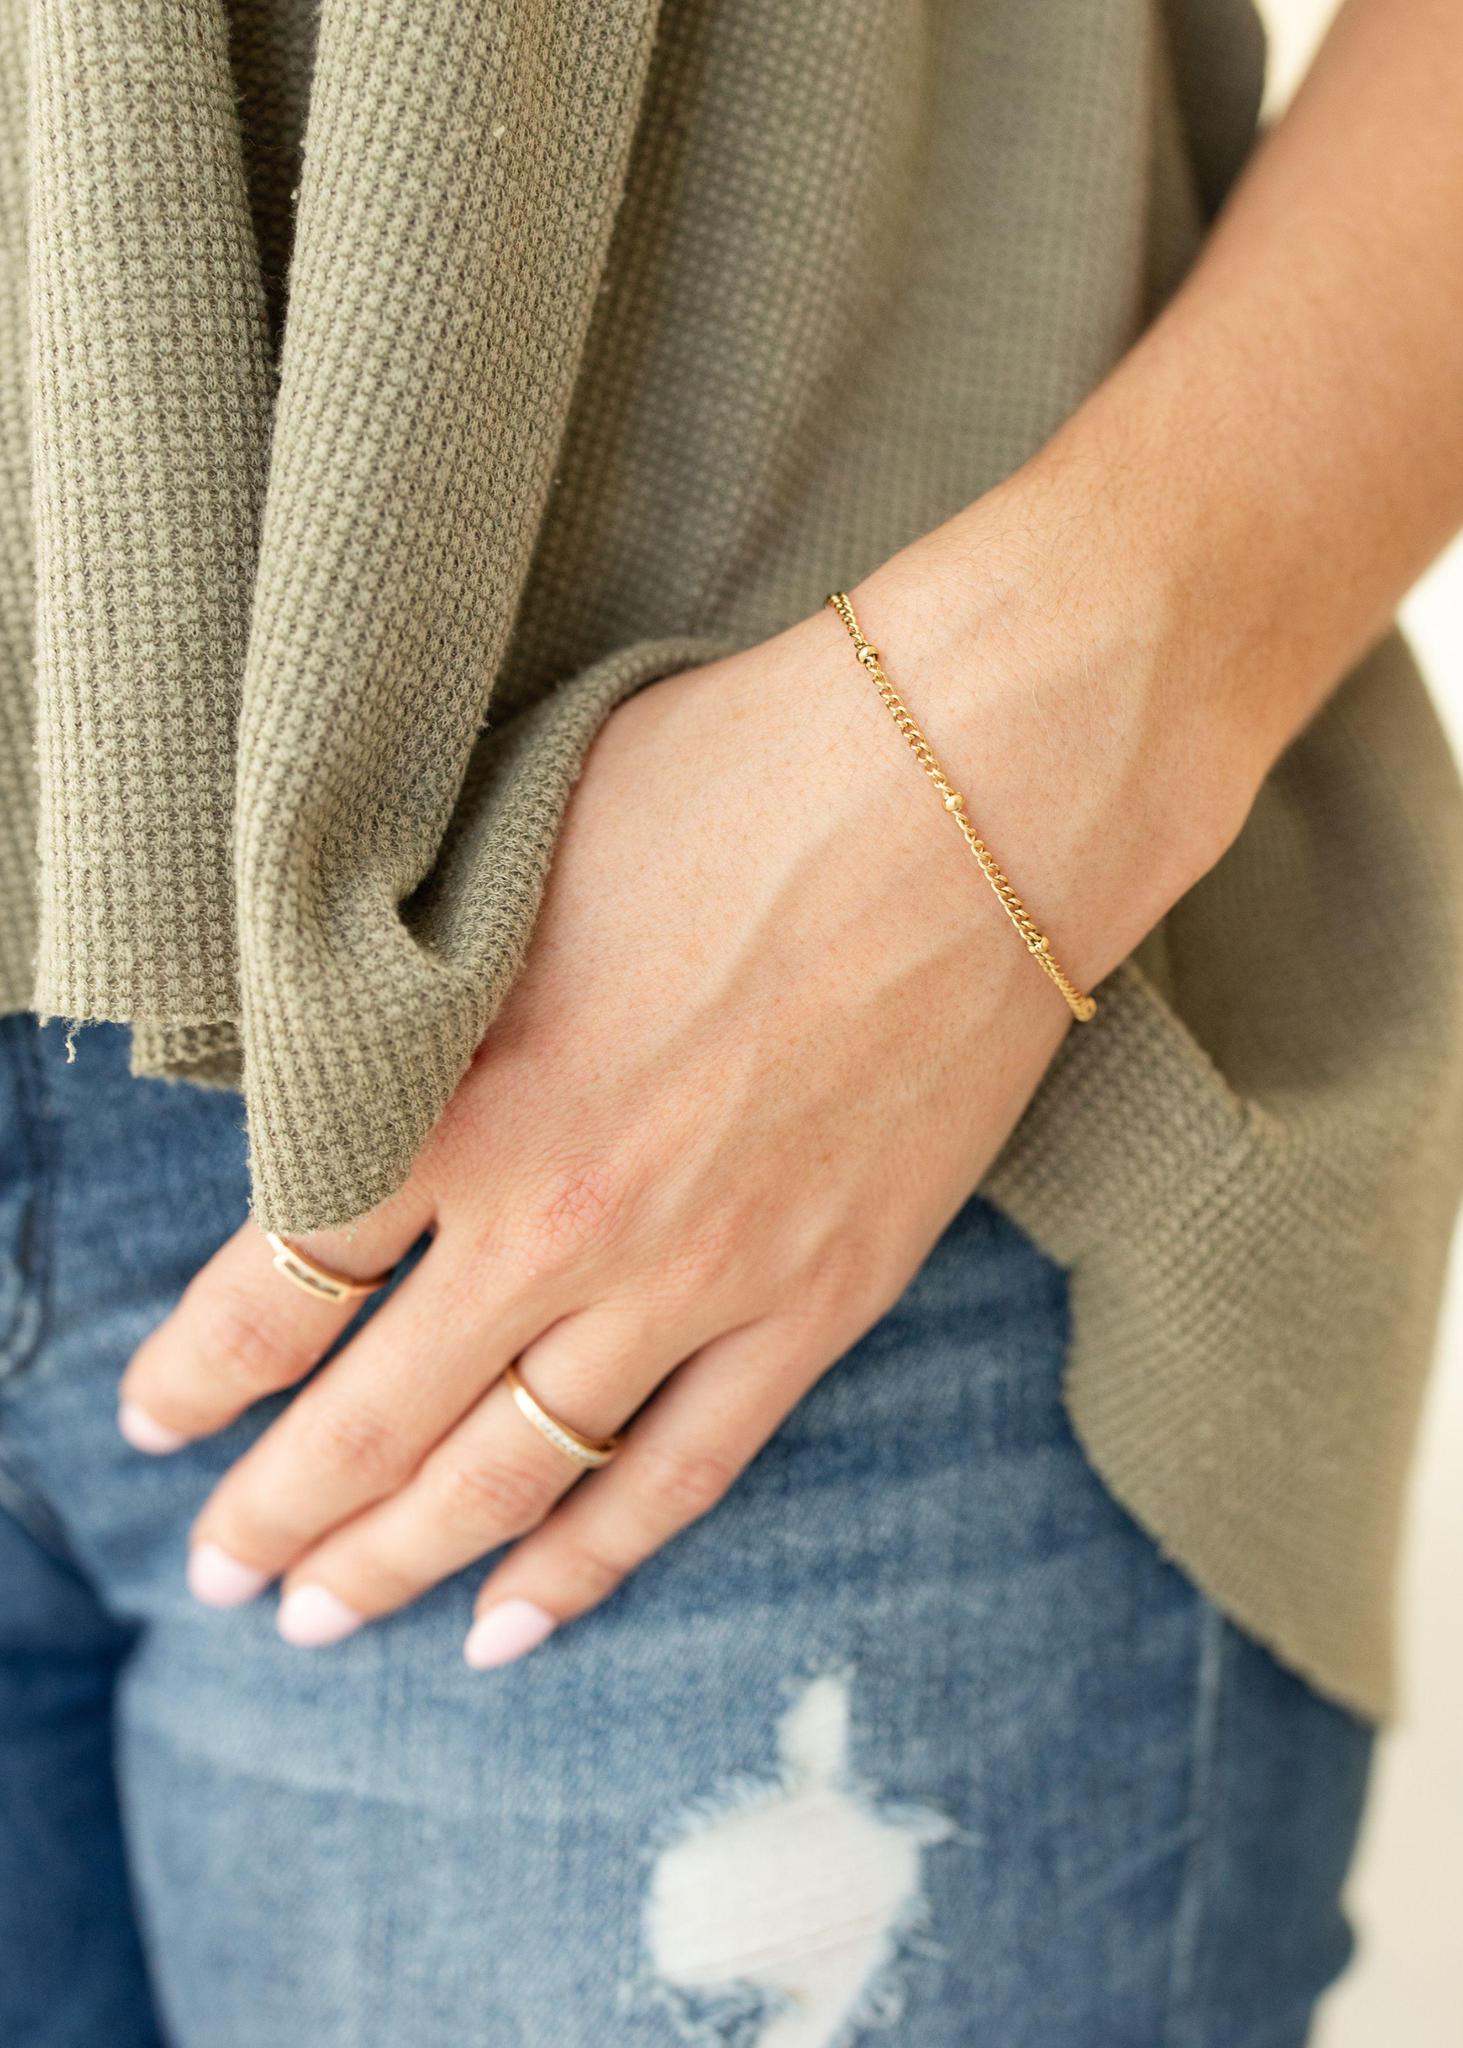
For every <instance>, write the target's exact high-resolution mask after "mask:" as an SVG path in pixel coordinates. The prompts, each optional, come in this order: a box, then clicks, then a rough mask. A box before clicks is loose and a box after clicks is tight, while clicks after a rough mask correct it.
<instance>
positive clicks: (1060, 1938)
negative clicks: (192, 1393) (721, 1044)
mask: <svg viewBox="0 0 1463 2048" xmlns="http://www.w3.org/2000/svg"><path fill="white" fill-rule="evenodd" d="M76 1054H77V1057H76V1060H75V1062H74V1064H70V1063H68V1062H67V1060H66V1058H65V1053H64V1048H63V1044H62V1034H61V1031H60V1029H59V1027H56V1026H50V1027H47V1028H46V1029H45V1030H43V1031H41V1030H38V1029H37V1027H36V1025H35V1023H34V1020H31V1019H26V1018H15V1017H11V1018H7V1019H5V1020H3V1022H0V1373H3V1382H0V2042H3V2043H4V2044H5V2048H158V2044H159V2043H164V2042H165V2043H168V2044H172V2048H630V2044H634V2048H676V2044H679V2043H684V2042H686V2041H692V2042H697V2043H702V2044H706V2048H720V2044H731V2048H754V2044H755V2048H834V2044H838V2048H845V2044H856V2043H861V2042H863V2041H864V2040H865V2039H866V2038H867V2039H870V2040H872V2041H874V2042H876V2043H877V2041H878V2040H879V2039H881V2038H882V2039H884V2040H893V2041H897V2042H898V2043H899V2044H901V2048H960V2044H972V2048H975V2044H979V2048H1297V2044H1299V2043H1301V2042H1302V2041H1303V2040H1304V2039H1305V2036H1306V2031H1307V2025H1308V2018H1309V2015H1310V2012H1311V2009H1312V2006H1313V2003H1314V2000H1315V1998H1316V1996H1317V1994H1318V1993H1319V1991H1320V1990H1321V1988H1322V1987H1323V1986H1324V1985H1325V1984H1326V1983H1327V1982H1328V1981H1329V1980H1330V1979H1331V1978H1332V1977H1333V1976H1334V1974H1335V1973H1336V1972H1337V1971H1338V1970H1339V1969H1340V1967H1341V1966H1342V1964H1343V1962H1344V1961H1345V1958H1346V1955H1347V1950H1348V1935H1347V1931H1346V1927H1345V1924H1344V1921H1343V1919H1342V1916H1341V1913H1340V1911H1339V1908H1338V1903H1337V1893H1338V1888H1339V1886H1340V1883H1341V1880H1342V1876H1343V1873H1344V1869H1345V1866H1346V1862H1347V1859H1348V1856H1349V1854H1350V1850H1351V1845H1352V1840H1353V1835H1354V1830H1355V1825H1356V1821H1357V1816H1358V1810H1359V1807H1360V1804H1361V1801H1362V1796H1363V1789H1364V1783H1365V1777H1366V1770H1367V1762H1368V1752H1369V1746H1370V1742H1369V1735H1368V1732H1367V1730H1366V1729H1365V1728H1364V1727H1362V1726H1361V1725H1360V1724H1359V1723H1358V1722H1356V1721H1354V1720H1353V1719H1351V1718H1350V1717H1349V1716H1348V1715H1346V1714H1345V1713H1343V1712H1341V1711H1340V1710H1338V1709H1337V1708H1335V1707H1333V1706H1331V1705H1328V1704H1326V1703H1324V1702H1322V1701H1321V1700H1319V1699H1318V1698H1316V1697H1315V1696H1314V1695H1313V1694H1312V1693H1311V1692H1309V1691H1308V1690H1307V1688H1306V1687H1305V1686H1303V1685H1302V1684H1300V1683H1299V1682H1298V1681H1297V1680H1295V1679H1294V1678H1292V1677H1291V1676H1289V1675H1287V1674H1286V1673H1285V1672H1283V1671H1282V1670H1280V1669H1279V1668H1278V1666H1277V1665H1276V1664H1275V1663H1274V1662H1273V1661H1272V1660H1271V1658H1270V1657H1269V1656H1268V1655H1267V1654H1266V1653H1265V1652H1264V1651H1263V1650H1261V1649H1259V1648H1257V1647H1256V1646H1255V1645H1254V1644H1252V1643H1251V1642H1249V1641H1248V1640H1247V1639H1246V1638H1245V1637H1243V1636H1242V1635H1240V1634H1238V1633H1237V1632H1236V1631H1235V1630H1234V1629H1233V1628H1232V1627H1231V1626H1230V1625H1229V1624H1228V1623H1227V1622H1226V1621H1225V1620H1224V1619H1223V1618H1222V1617H1221V1616H1220V1615H1219V1614H1218V1613H1217V1612H1216V1611H1215V1609H1214V1608H1213V1607H1212V1606H1211V1605H1210V1604H1209V1603H1208V1602H1207V1601H1206V1600H1205V1599H1204V1598H1203V1597H1202V1596H1201V1595H1200V1594H1199V1593H1198V1592H1197V1591H1196V1590H1195V1589H1194V1587H1193V1586H1192V1585H1191V1584H1189V1582H1188V1581H1187V1580H1186V1579H1185V1578H1184V1577H1183V1576H1181V1575H1180V1574H1179V1573H1178V1572H1177V1571H1175V1570H1174V1569H1172V1568H1171V1567H1170V1566H1169V1565H1168V1564H1167V1563H1166V1562H1165V1561H1164V1560H1163V1559H1162V1558H1161V1557H1160V1556H1159V1555H1158V1553H1157V1551H1156V1549H1155V1547H1154V1546H1153V1544H1152V1543H1151V1542H1150V1540H1149V1539H1148V1538H1147V1537H1146V1536H1145V1535H1144V1534H1143V1533H1142V1531H1140V1530H1139V1529H1138V1528H1137V1527H1136V1526H1135V1525H1134V1523H1133V1522H1132V1521H1131V1520H1130V1519H1129V1518H1128V1517H1127V1516H1126V1515H1125V1514H1124V1513H1123V1511H1122V1510H1121V1509H1120V1508H1119V1507H1118V1506H1117V1505H1115V1503H1114V1502H1113V1501H1112V1499H1111V1498H1110V1497H1109V1496H1108V1494H1107V1493H1106V1491H1105V1490H1104V1488H1103V1487H1102V1485H1101V1484H1100V1483H1099V1482H1098V1481H1097V1479H1096V1478H1095V1477H1094V1475H1093V1473H1092V1472H1091V1470H1090V1468H1089V1467H1088V1465H1087V1464H1086V1462H1085V1460H1084V1458H1083V1456H1082V1453H1081V1451H1080V1449H1079V1447H1078V1446H1077V1444H1076V1443H1075V1441H1074V1439H1073V1436H1072V1433H1071V1430H1070V1427H1069V1425H1068V1422H1067V1419H1066V1416H1065V1413H1064V1410H1063V1407H1062V1403H1061V1399H1060V1384H1059V1383H1060V1375H1061V1368H1062V1362H1063V1352H1064V1345H1065V1339H1066V1329H1067V1294H1066V1282H1065V1278H1064V1276H1063V1274H1062V1273H1061V1272H1059V1271H1058V1270H1057V1269H1056V1268H1055V1267H1053V1266H1052V1265H1051V1264H1049V1263H1048V1262H1047V1261H1046V1260H1045V1259H1043V1258H1042V1257H1041V1256H1040V1255H1039V1254H1038V1253H1037V1252H1036V1251H1035V1250H1034V1249H1033V1247H1032V1246H1031V1245H1030V1244H1029V1243H1028V1242H1027V1241H1026V1240H1025V1239H1024V1238H1023V1237H1022V1236H1021V1235H1020V1234H1019V1233H1018V1232H1017V1231H1016V1230H1015V1229H1014V1227H1013V1226H1012V1225H1011V1224H1010V1223H1009V1222H1008V1221H1006V1220H1005V1219H1004V1218H1003V1217H1002V1216H1001V1215H1000V1214H999V1213H998V1212H997V1211H995V1210H994V1209H993V1208H991V1207H990V1206H989V1205H988V1204H986V1203H985V1202H983V1201H981V1200H979V1199H976V1200H972V1201H971V1202H970V1203H969V1204H968V1205H967V1207H966V1208H965V1209H964V1210H963V1211H962V1213H961V1214H960V1215H959V1217H958V1218H957V1219H956V1220H955V1222H954V1223H953V1224H952V1225H951V1227H950V1229H949V1230H948V1231H947V1233H946V1234H945V1236H944V1237H943V1238H942V1240H941V1241H940V1243H939V1245H938V1246H937V1247H936V1248H935V1250H934V1252H933V1253H932V1254H931V1256H930V1258H929V1260H928V1261H927V1263H926V1264H925V1266H924V1268H923V1270H922V1271H921V1273H920V1274H919V1276H918V1277H917V1279H916V1280H915V1281H914V1283H913V1284H912V1286H911V1287H910V1288H909V1290H908V1292H907V1293H906V1295H905V1297H904V1299H903V1300H902V1301H901V1302H900V1303H899V1304H898V1305H897V1307H896V1308H895V1309H894V1310H893V1311H892V1312H891V1313H890V1314H889V1315H888V1316H886V1317H885V1319H884V1320H883V1322H882V1323H880V1324H879V1326H878V1327H877V1328H876V1329H875V1330H873V1331H872V1332H871V1333H870V1334H869V1336H867V1337H866V1338H865V1339H864V1340H863V1342H862V1343H860V1344H859V1345H858V1346H857V1347H856V1348H855V1349H854V1351H853V1352H852V1353H851V1354H850V1355H849V1356H848V1357H847V1358H846V1359H845V1360H844V1361H843V1362H842V1363H841V1364H840V1365H839V1366H838V1367H837V1368H836V1369H835V1370H834V1371H833V1372H832V1373H830V1374H829V1375H828V1376H827V1378H826V1379H824V1381H823V1382H822V1383H821V1384H820V1385H819V1386H818V1387H817V1388H816V1389H815V1390H814V1391H813V1393H812V1394H811V1395H810V1396H809V1397H808V1399H807V1400H805V1401H804V1402H803V1403H802V1405H801V1406H800V1407H799V1408H798V1409H797V1411H796V1412H795V1413H794V1415H793V1416H792V1418H791V1419H790V1420H789V1422H788V1423H787V1425H786V1426H785V1427H784V1428H783V1429H782V1431H781V1432H780V1433H779V1435H778V1436H777V1438H776V1439H775V1441H774V1442H773V1443H772V1444H771V1445H770V1446H769V1447H768V1449H767V1450H766V1451H765V1452H764V1453H763V1455H762V1456H761V1457H760V1458H759V1459H758V1460H757V1461H756V1462H755V1464H754V1465H753V1467H752V1468H751V1470H750V1471H749V1472H748V1473H747V1474H746V1475H745V1476H744V1478H743V1479H742V1480H741V1481H740V1482H739V1484H738V1485H737V1486H736V1487H734V1488H733V1490H732V1492H731V1494H730V1495H729V1496H728V1498H727V1499H726V1501H725V1502H724V1503H723V1504H722V1505H721V1506H720V1507H719V1508H718V1509H717V1510H716V1511H715V1512H714V1513H713V1514H712V1515H710V1516H709V1517H708V1518H707V1519H706V1520H705V1521H704V1522H702V1523H701V1524H700V1525H699V1526H697V1527H696V1528H695V1529H693V1530H692V1531H691V1532H690V1533H688V1534H687V1535H686V1536H684V1537H683V1538H682V1539H681V1540H679V1541H678V1542H677V1543H675V1544H674V1545H672V1546H671V1547H670V1548H669V1549H668V1550H667V1551H666V1552H664V1553H663V1554H662V1555H661V1556H660V1557H659V1558H657V1559H656V1560H655V1561H654V1562H652V1563H651V1564H650V1565H649V1566H648V1567H647V1568H646V1569H644V1570H643V1571H641V1572H640V1573H639V1574H638V1575H637V1576H636V1577H635V1578H634V1579H633V1581H632V1582H631V1583H630V1584H629V1585H628V1586H627V1587H626V1588H625V1589H624V1591H623V1592H621V1593H620V1594H619V1595H618V1596H617V1597H616V1598H615V1599H613V1600H612V1601H611V1602H610V1603H609V1604H608V1605H607V1606H605V1607H604V1608H603V1609H601V1610H600V1611H599V1612H597V1613H596V1614H594V1615H592V1616H590V1617H589V1618H588V1619H586V1620H583V1621H581V1622H579V1623H577V1624H576V1625H574V1626H572V1627H570V1628H566V1629H565V1630H563V1631H562V1633H561V1634H560V1635H559V1636H557V1637H556V1638H554V1639H553V1641H552V1642H551V1643H550V1644H549V1645H547V1646H546V1647H545V1648H543V1649H541V1650H539V1651H538V1652H536V1653H535V1654H533V1655H531V1656H529V1657H528V1658H526V1659H525V1660H524V1661H523V1662H522V1663H520V1664H517V1665H514V1666H512V1667H510V1668H509V1669H507V1670H503V1671H500V1672H495V1673H485V1674H480V1673H473V1672H471V1671H469V1670H468V1669H467V1668H466V1667H465V1666H464V1664H463V1662H462V1659H461V1654H460V1645H461V1640H462V1636H463V1634H464V1631H465V1628H466V1625H467V1622H468V1619H469V1615H470V1608H471V1600H472V1595H473V1592H474V1589H475V1587H476V1585H477V1583H478V1580H479V1577H480V1573H479V1572H478V1571H473V1572H471V1573H467V1574H464V1575H463V1576H462V1577H461V1578H459V1579H456V1580H454V1581H453V1582H451V1583H449V1584H447V1585H445V1586H443V1587H442V1588H440V1589H439V1590H438V1591H437V1592H435V1593H434V1594H432V1595H431V1596H430V1597H429V1598H427V1599H425V1600H423V1601H421V1602H420V1603H419V1604H418V1605H417V1606H415V1607H413V1608H412V1609H410V1610H409V1611H408V1612H406V1613H404V1614H402V1615H400V1616H398V1617H397V1618H395V1619H394V1620H392V1621H390V1622H388V1623H385V1624H383V1625H379V1626H376V1627H373V1628H369V1629H367V1630H366V1631H364V1632H363V1634H361V1635H360V1636H358V1637H356V1638H354V1639H353V1640H351V1641H350V1642H348V1643H346V1644H344V1645H342V1646H340V1647H339V1648H336V1649H334V1650H329V1651H320V1652H308V1651H300V1650H293V1649H289V1648H287V1647H286V1646H285V1645H284V1644H282V1643H281V1642H280V1641H279V1640H278V1638H277V1637H276V1635H275V1634H274V1630H273V1624H272V1612H271V1607H272V1603H271V1602H270V1601H269V1600H264V1601H261V1602H259V1603H258V1604H257V1605H256V1606H254V1607H253V1608H250V1609H246V1610H244V1611H241V1612H237V1613H232V1614H225V1613H217V1612H208V1611H205V1610H204V1609H203V1608H201V1607H199V1606H197V1605H195V1604H194V1603H193V1602H192V1601H191V1600H190V1598H189V1596H188V1594H187V1592H186V1591H185V1589H184V1584H183V1560H184V1553H185V1547H186V1539H187V1530H188V1525H189V1521H190V1518H191V1517H192V1515H193V1513H194V1512H195V1510H196V1509H197V1507H198V1506H199V1504H200V1503H201V1501H202V1500H203V1498H204V1495H205V1493H206V1491H207V1490H208V1488H209V1486H210V1484H211V1483H212V1482H213V1480H214V1479H215V1478H216V1477H217V1476H218V1475H219V1474H220V1473H221V1472H223V1471H224V1469H225V1468H226V1467H227V1466H228V1464H229V1463H230V1462H231V1461H232V1460H233V1459H234V1458H235V1457H237V1456H238V1454H239V1452H240V1451H241V1449H242V1448H243V1447H244V1445H245V1444H246V1443H247V1442H248V1441H249V1440H250V1439H251V1438H252V1437H253V1436H254V1435H255V1434H256V1433H257V1432H258V1430H259V1429H260V1428H261V1427H262V1426H263V1424H264V1422H265V1421H266V1420H267V1417H268V1412H269V1411H268V1409H266V1410H264V1411H261V1412H259V1413H256V1414H255V1415H252V1416H251V1417H249V1418H248V1419H247V1420H246V1421H245V1422H243V1423H242V1424H240V1425H239V1426H238V1427H236V1428H234V1429H232V1430H230V1431H229V1432H228V1433H227V1434H226V1435H225V1436H223V1437H221V1438H219V1439H217V1440H216V1441H213V1442H210V1443H205V1444H201V1445H199V1446H198V1447H196V1448H194V1449H190V1450H188V1451H185V1452H184V1453H183V1454H181V1455H180V1456H178V1457H176V1458H173V1459H160V1460H149V1459H146V1458H142V1457H139V1456H138V1455H137V1454H135V1453H134V1452H132V1451H130V1450H129V1449H128V1448H127V1447H126V1446H125V1445H124V1444H123V1442H122V1440H121V1438H120V1437H119V1436H118V1435H117V1433H116V1429H115V1425H114V1419H113V1417H114V1404H115V1386H116V1380H117V1375H118V1373H119V1371H120V1369H121V1367H122V1365H123V1363H124V1361H125V1360H126V1358H127V1356H128V1353H129V1351H130V1350H131V1348H132V1347H133V1345H134V1344H135V1343H136V1342H137V1341H138V1339H140V1338H141V1337H142V1335H143V1334H144V1332H145V1331H147V1330H148V1329H149V1328H150V1327H151V1326H152V1325H153V1324H154V1323H155V1322H156V1321H157V1320H158V1319H159V1318H160V1317H161V1316H162V1315H164V1313H165V1312H166V1311H167V1309H168V1308H169V1306H170V1304H171V1303H172V1302H173V1300H174V1299H175V1297H176V1296H177V1294H178V1292H179V1290H180V1288H181V1287H182V1286H183V1285H184V1283H185V1282H186V1281H187V1280H188V1278H189V1277H190V1275H191V1274H192V1273H193V1272H194V1271H195V1270H196V1269H197V1268H198V1266H199V1265H201V1264H202V1262H203V1261H204V1260H205V1259H206V1258H207V1256H208V1255H209V1253H210V1252H211V1251H212V1250H213V1249H214V1248H215V1246H217V1244H218V1243H219V1242H220V1241H221V1240H222V1239H223V1238H224V1237H225V1236H226V1235H227V1233H228V1232H229V1231H231V1230H232V1229H233V1228H234V1227H235V1226H236V1225H237V1224H238V1223H239V1222H240V1221H241V1220H242V1219H243V1217H244V1215H245V1174H244V1149H243V1138H242V1133H241V1130H240V1109H239V1104H238V1102H237V1100H236V1099H235V1098H234V1097H232V1096H229V1095H219V1094H206V1093H202V1092H199V1091H195V1090H191V1089H188V1088H186V1087H170V1086H167V1085H164V1084H161V1083H154V1082H140V1081H134V1080H132V1079H131V1078H130V1077H129V1076H128V1074H127V1071H126V1041H125V1035H124V1034H123V1033H122V1032H121V1031H118V1030H115V1029H112V1028H99V1029H91V1030H87V1031H84V1032H83V1033H81V1034H80V1037H79V1039H78V1041H77V1046H76ZM273 1405H277V1404H273ZM844 1745H846V1754H845V1753H844V1748H843V1746H844ZM144 1959H145V1960H144ZM881 2028H882V2029H887V2030H888V2031H885V2032H883V2033H882V2034H881V2033H880V2032H879V2030H880V2029H881Z"/></svg>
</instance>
